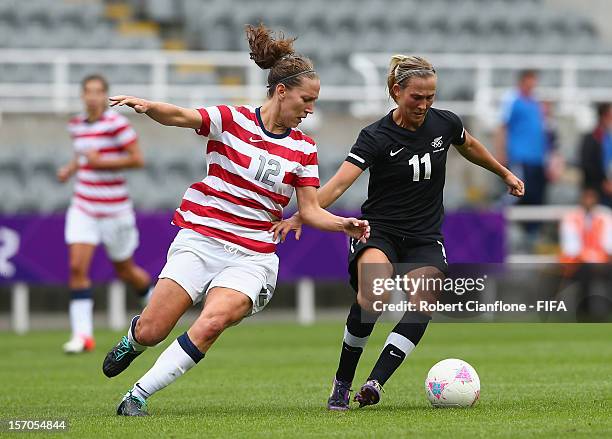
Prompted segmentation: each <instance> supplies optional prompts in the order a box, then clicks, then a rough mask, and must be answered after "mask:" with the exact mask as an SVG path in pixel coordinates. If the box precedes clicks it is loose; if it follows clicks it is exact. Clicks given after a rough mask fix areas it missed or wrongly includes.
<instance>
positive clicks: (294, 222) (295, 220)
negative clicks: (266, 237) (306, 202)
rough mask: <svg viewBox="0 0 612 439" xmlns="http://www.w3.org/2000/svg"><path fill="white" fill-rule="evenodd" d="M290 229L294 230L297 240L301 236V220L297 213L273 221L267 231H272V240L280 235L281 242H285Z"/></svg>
mask: <svg viewBox="0 0 612 439" xmlns="http://www.w3.org/2000/svg"><path fill="white" fill-rule="evenodd" d="M292 230H293V231H294V232H295V239H296V240H297V241H299V240H300V236H302V220H301V219H300V216H299V214H297V213H296V214H295V215H293V216H292V217H291V218H289V219H285V220H281V221H277V222H275V223H274V225H273V226H272V227H271V228H270V230H269V231H270V232H272V233H274V241H276V240H277V239H278V237H279V236H280V238H281V242H285V239H286V238H287V235H288V234H289V232H291V231H292Z"/></svg>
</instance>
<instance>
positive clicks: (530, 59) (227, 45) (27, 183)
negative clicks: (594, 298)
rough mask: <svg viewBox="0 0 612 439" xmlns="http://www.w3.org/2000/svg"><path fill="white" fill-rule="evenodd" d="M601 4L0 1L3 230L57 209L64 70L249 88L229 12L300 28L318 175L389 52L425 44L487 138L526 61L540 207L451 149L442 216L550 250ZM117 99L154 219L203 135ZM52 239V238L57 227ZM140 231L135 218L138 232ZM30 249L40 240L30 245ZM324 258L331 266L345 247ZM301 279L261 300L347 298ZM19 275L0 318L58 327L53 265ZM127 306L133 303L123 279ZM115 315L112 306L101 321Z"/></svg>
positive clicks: (602, 81)
mask: <svg viewBox="0 0 612 439" xmlns="http://www.w3.org/2000/svg"><path fill="white" fill-rule="evenodd" d="M610 16H612V3H610V2H607V1H603V0H600V1H598V0H583V1H581V2H574V1H571V0H565V1H563V0H492V1H486V0H466V1H459V0H431V1H428V2H420V1H417V0H368V1H366V0H339V1H337V2H334V4H333V6H332V7H330V3H329V2H328V1H325V0H315V1H308V2H293V1H289V0H267V1H259V0H257V1H247V0H232V1H229V0H106V1H103V0H63V1H61V0H28V1H21V0H0V200H1V203H0V229H2V228H3V227H5V228H8V227H9V226H8V224H9V220H10V221H18V220H19V218H23V216H27V217H28V218H31V217H32V216H40V217H41V218H47V217H51V218H59V219H60V220H63V216H62V215H63V212H64V211H65V209H66V207H67V205H68V203H69V200H70V195H71V192H72V185H71V184H67V185H61V184H59V183H58V182H57V180H56V177H55V174H56V170H57V168H58V167H59V166H60V165H61V164H63V163H65V162H67V161H68V160H69V158H70V157H71V155H72V147H71V142H70V139H69V137H68V134H67V133H66V130H65V125H66V122H67V120H68V118H69V115H71V114H73V113H75V112H78V111H80V110H81V103H80V100H79V93H80V89H79V81H80V80H81V79H82V78H83V77H84V76H85V75H87V74H89V73H101V74H103V75H105V76H106V77H107V78H108V79H109V81H110V83H111V94H131V95H136V96H142V97H147V98H150V99H155V100H163V101H167V102H172V103H176V104H178V105H184V106H192V107H195V106H202V105H214V104H219V103H233V104H241V103H247V102H248V103H258V102H262V101H263V100H264V98H265V87H264V84H265V73H264V72H263V71H261V70H259V69H258V68H257V67H256V66H255V64H254V63H253V62H252V61H250V59H249V56H248V51H247V49H248V47H247V44H246V41H245V38H244V32H243V26H244V24H246V23H257V22H259V21H263V22H264V23H265V24H266V25H268V26H270V27H272V28H273V29H281V30H284V31H285V32H286V34H287V35H290V36H298V40H297V42H296V48H297V50H298V51H300V52H302V53H304V54H306V55H308V56H310V57H311V58H312V59H313V60H314V62H315V65H316V68H317V71H318V72H319V74H320V77H321V81H322V89H321V96H320V102H319V103H318V106H317V112H316V114H315V115H314V117H312V118H309V119H308V120H307V121H305V123H304V124H303V127H301V128H302V129H303V130H304V131H306V132H307V133H308V134H310V135H312V136H313V137H314V138H315V139H316V140H317V143H318V145H319V157H320V159H319V161H320V174H321V178H322V181H326V180H327V179H329V178H330V177H331V175H332V174H333V172H334V171H335V170H336V169H337V167H338V166H339V164H340V163H341V162H342V161H343V159H344V157H345V156H346V153H347V151H348V149H349V148H350V146H351V145H352V143H353V142H354V139H355V138H356V136H357V134H358V133H359V130H360V129H361V128H362V127H364V126H365V125H367V124H369V123H370V122H371V121H374V120H376V119H377V118H379V117H380V116H381V115H382V114H383V113H384V112H385V111H386V110H387V109H388V108H391V102H390V101H389V99H388V98H387V97H386V94H385V87H384V84H385V71H386V67H387V63H388V60H389V56H390V55H391V54H393V53H406V54H420V55H424V56H426V57H428V58H429V59H430V60H431V61H432V62H433V64H434V65H435V66H436V68H437V71H438V73H439V94H438V97H437V103H436V104H435V105H436V106H437V107H440V108H448V109H451V110H453V111H455V112H456V113H458V114H459V115H461V116H462V118H463V120H464V123H465V124H466V127H467V128H468V130H470V131H471V132H472V133H474V134H475V135H476V136H477V137H479V138H480V139H482V140H484V141H485V143H486V144H487V145H488V146H492V135H493V132H494V130H495V128H496V126H497V124H498V120H499V102H500V99H501V97H502V96H503V94H504V93H505V92H507V91H508V90H509V89H510V88H511V87H513V86H514V85H515V82H516V74H517V72H518V71H519V70H522V69H526V68H534V69H537V70H538V71H539V72H540V82H539V87H538V89H537V93H538V96H539V97H540V98H541V99H543V100H546V101H550V102H552V104H553V106H554V113H553V114H554V118H555V122H556V127H557V128H558V134H559V148H560V152H561V154H562V155H563V157H564V158H565V161H566V163H567V166H566V168H565V171H564V174H563V175H562V177H561V178H560V180H558V181H557V182H556V183H554V184H552V185H550V186H549V191H548V198H547V199H548V203H549V204H550V206H546V207H545V208H536V210H534V209H529V208H522V209H521V208H517V207H510V208H508V207H504V206H502V205H501V202H500V197H501V195H502V193H503V190H504V189H503V187H502V186H501V185H500V184H498V182H497V181H496V179H495V178H493V177H492V176H491V175H487V174H486V173H485V172H484V171H482V170H480V169H477V168H476V167H475V166H473V165H469V164H467V163H466V161H465V160H464V159H463V158H461V157H460V156H459V155H458V154H456V153H455V152H454V151H451V154H449V162H448V172H447V179H448V183H447V185H446V192H445V205H446V208H447V212H449V214H450V215H451V216H452V214H453V212H466V211H467V212H472V213H474V215H480V214H494V215H499V216H500V217H501V218H502V219H503V223H502V229H501V232H502V235H499V234H498V235H495V234H494V235H492V237H488V238H487V237H484V238H482V239H481V240H480V242H481V243H482V242H485V243H486V242H489V243H490V245H491V246H492V247H495V248H496V249H497V248H500V249H501V251H503V258H504V259H505V260H514V261H520V262H533V261H550V260H554V259H555V257H556V256H555V255H556V253H557V251H558V243H557V237H556V221H557V220H558V219H559V216H560V213H561V212H563V211H564V209H565V207H563V206H568V205H572V204H575V203H576V201H577V197H578V190H579V185H580V181H579V174H578V172H577V170H576V166H575V165H576V163H577V146H578V144H579V139H580V136H581V135H582V133H583V132H585V131H587V130H588V129H590V128H591V127H592V125H593V123H594V120H595V117H594V112H593V109H592V104H593V103H594V102H600V101H612V28H611V27H610V26H609V23H608V21H607V18H608V17H610ZM126 115H127V116H128V117H129V118H130V120H131V122H132V123H133V125H134V127H135V129H136V131H137V132H138V134H139V136H140V143H141V147H142V149H143V152H144V154H145V159H146V167H145V168H144V169H143V170H138V171H135V172H131V173H129V176H128V179H129V182H130V190H131V196H132V198H133V200H134V202H135V205H136V208H137V209H138V210H139V212H141V213H142V214H143V215H147V214H150V213H151V212H156V213H157V214H162V215H164V214H167V218H168V221H169V219H170V212H171V211H172V210H173V209H174V208H175V207H176V206H177V205H178V203H179V201H180V198H181V196H182V194H183V192H184V190H185V188H186V187H187V186H188V185H189V184H191V183H192V182H193V181H196V180H199V179H201V178H202V176H203V173H204V172H205V163H204V161H203V153H202V146H203V144H202V139H201V138H198V137H197V136H195V135H194V134H193V133H191V132H189V131H187V130H180V129H174V128H166V127H161V126H159V125H156V124H154V123H152V122H151V121H150V120H148V119H147V118H145V117H143V116H138V115H134V114H131V113H126ZM366 191H367V176H364V177H362V178H361V179H360V181H359V182H358V184H356V185H355V186H354V187H352V188H351V189H350V190H349V191H348V193H346V194H345V195H344V196H343V197H342V198H341V199H340V200H339V202H338V203H337V204H336V205H335V206H334V208H336V209H341V210H343V211H357V210H358V209H359V206H360V204H361V202H362V201H363V200H364V197H365V193H366ZM533 218H536V219H541V220H547V221H549V223H548V227H544V228H542V229H541V235H542V236H541V239H538V241H537V243H536V244H537V245H535V246H533V245H525V237H524V236H523V233H522V229H521V228H520V227H518V226H517V222H519V221H523V220H527V219H533ZM59 230H61V229H59ZM470 232H472V233H474V234H477V233H479V232H478V231H477V230H471V231H470ZM7 236H8V235H7V232H4V233H1V234H0V253H1V254H2V258H5V259H4V260H5V262H7V263H9V264H10V257H9V255H8V249H7V248H8V247H9V244H8V240H9V238H8V237H7ZM56 238H57V239H55V242H59V244H58V245H62V242H63V241H62V239H63V237H62V236H59V237H56ZM20 239H21V241H22V242H23V241H24V240H25V239H27V237H25V236H22V237H20ZM147 239H148V237H147V234H146V233H144V232H141V242H142V243H146V242H147ZM487 240H489V241H487ZM322 242H324V241H319V242H318V245H321V243H322ZM166 248H167V247H163V248H156V249H149V250H147V251H149V252H156V257H161V258H162V260H161V262H160V264H161V263H163V256H164V255H165V251H166ZM292 248H295V249H296V251H300V250H299V249H300V247H292ZM302 250H303V251H304V252H306V253H307V254H308V257H306V256H304V257H303V259H302V261H301V266H302V268H304V271H305V272H308V261H309V260H310V258H316V254H317V251H319V252H324V250H325V249H324V248H323V247H319V248H318V249H316V248H315V249H312V248H308V249H305V248H302ZM15 251H17V250H15ZM45 251H46V249H45V244H44V243H41V248H40V252H41V253H42V254H44V253H45ZM496 251H497V250H496ZM483 252H484V253H486V252H487V249H486V248H484V249H480V253H483ZM137 259H138V254H137ZM337 259H338V262H337V264H340V266H342V265H343V264H345V259H344V256H343V255H340V256H338V258H337ZM451 262H452V258H451ZM494 262H500V261H494ZM62 263H63V262H62ZM50 265H53V264H50ZM282 265H283V259H282V258H281V266H282ZM17 269H19V267H17ZM159 269H161V265H159V267H158V270H159ZM17 273H18V270H17ZM152 274H157V273H152ZM102 277H104V276H102ZM307 277H308V279H307V280H306V281H299V280H298V279H299V278H300V276H299V273H298V272H297V271H294V272H292V275H291V276H287V277H286V278H285V280H284V281H282V282H280V283H279V288H278V290H277V294H276V295H275V298H274V301H273V302H272V304H271V305H270V307H269V308H270V310H269V311H268V312H267V313H264V314H268V315H269V316H273V315H274V311H278V312H279V313H281V312H284V311H286V312H288V313H289V315H291V316H292V315H293V313H294V312H295V308H296V305H298V304H300V303H301V306H300V307H299V308H300V312H301V313H302V314H301V315H300V316H301V317H300V320H301V321H303V322H308V321H311V320H312V318H313V314H312V304H313V303H316V307H317V313H318V315H322V314H323V312H324V311H325V310H326V309H333V307H335V306H341V305H342V306H344V305H346V304H349V303H351V301H352V297H351V294H350V291H349V287H348V285H346V282H344V280H343V279H342V277H341V276H340V277H337V276H336V277H334V276H331V275H330V276H320V277H318V276H317V275H316V273H314V274H313V273H309V274H308V276H307ZM18 278H19V276H18V275H14V274H13V275H11V270H8V271H6V270H4V272H2V273H0V292H1V294H0V313H2V316H3V317H2V320H1V321H0V329H5V330H6V329H9V328H10V327H11V323H10V322H11V319H10V318H9V314H10V313H11V312H13V315H14V316H15V315H20V316H22V317H21V318H23V315H24V312H25V311H26V310H30V311H31V312H32V313H34V314H33V317H32V318H31V319H30V321H29V322H28V321H25V323H24V321H23V320H20V321H19V322H21V323H19V322H16V321H14V320H13V325H17V329H20V330H25V329H27V328H28V326H31V327H46V326H53V325H59V326H60V327H67V326H68V320H67V318H66V309H67V302H68V289H67V287H65V286H64V285H63V284H62V283H61V282H57V280H56V276H55V275H52V274H50V275H49V278H48V279H49V281H48V282H45V281H44V279H43V278H39V279H38V280H37V281H36V282H33V283H25V284H24V283H20V282H18V281H19V280H20V279H18ZM41 279H42V280H41ZM114 285H115V289H114V291H115V293H114V294H111V295H109V296H108V297H109V299H108V301H107V295H106V291H107V287H108V282H107V281H106V280H105V281H104V282H100V283H99V284H98V286H97V289H96V309H97V310H99V311H105V310H106V309H107V308H108V307H111V310H112V309H116V310H119V312H122V310H123V307H124V305H123V303H121V301H123V300H124V299H123V297H124V296H123V295H122V294H123V293H122V289H121V286H120V285H117V284H114ZM296 286H300V288H299V290H300V291H301V294H299V295H296V294H294V291H295V290H296ZM28 291H29V294H28ZM117 300H119V303H117V302H116V301H117ZM113 306H115V307H119V308H112V307H113ZM127 307H128V308H135V307H137V302H136V299H135V298H132V296H130V295H128V296H127ZM304 313H305V314H304ZM26 314H28V313H26ZM111 315H113V313H112V312H111ZM285 315H286V314H285ZM53 316H55V317H57V319H55V320H54V319H53ZM115 316H116V314H115ZM39 317H40V318H39ZM42 317H44V318H42ZM105 322H106V321H105V320H98V323H100V324H102V325H103V324H104V323H105ZM123 324H124V320H122V319H119V320H112V319H111V326H114V327H116V328H119V327H121V326H122V325H123ZM24 325H25V326H24Z"/></svg>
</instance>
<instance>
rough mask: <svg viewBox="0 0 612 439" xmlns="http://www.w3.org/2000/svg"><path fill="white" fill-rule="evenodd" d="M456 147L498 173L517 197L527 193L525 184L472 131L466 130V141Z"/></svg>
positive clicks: (462, 153)
mask: <svg viewBox="0 0 612 439" xmlns="http://www.w3.org/2000/svg"><path fill="white" fill-rule="evenodd" d="M455 148H457V151H459V153H461V155H462V156H463V157H465V158H466V159H468V160H469V161H470V162H472V163H474V164H476V165H478V166H481V167H483V168H485V169H487V170H489V171H491V172H493V173H494V174H497V175H498V176H499V178H501V179H502V180H503V181H504V183H505V184H506V186H508V192H509V193H510V194H512V195H514V196H515V197H522V196H523V195H525V184H524V183H523V182H522V181H521V180H520V179H519V178H517V177H516V175H514V174H513V173H512V172H510V170H509V169H508V168H506V167H505V166H503V165H502V164H501V163H499V162H498V161H497V160H495V157H493V155H492V154H491V153H490V152H489V151H488V150H487V148H485V146H484V145H483V144H482V143H480V141H479V140H478V139H476V138H475V137H473V136H472V135H470V133H468V132H467V131H466V132H465V143H464V144H463V145H455Z"/></svg>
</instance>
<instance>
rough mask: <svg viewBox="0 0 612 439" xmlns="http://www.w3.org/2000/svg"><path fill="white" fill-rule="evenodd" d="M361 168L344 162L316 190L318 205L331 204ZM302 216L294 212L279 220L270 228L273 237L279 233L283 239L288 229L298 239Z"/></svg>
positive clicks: (325, 205) (358, 173)
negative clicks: (290, 215)
mask: <svg viewBox="0 0 612 439" xmlns="http://www.w3.org/2000/svg"><path fill="white" fill-rule="evenodd" d="M362 172H363V170H362V169H361V168H359V167H357V166H355V165H354V164H352V163H349V162H344V163H342V165H340V168H339V169H338V171H337V172H336V174H335V175H334V176H333V177H332V178H331V179H330V180H329V181H328V182H327V183H325V184H324V185H323V187H322V188H320V189H319V190H318V191H317V199H318V201H319V206H321V207H322V208H323V209H325V208H326V207H328V206H331V205H332V204H333V203H334V202H335V201H336V200H337V199H338V198H340V196H342V194H343V193H344V192H346V190H347V189H348V188H349V187H350V186H351V185H352V184H353V183H354V182H355V180H357V178H358V177H359V176H360V175H361V173H362ZM302 222H303V221H302V218H301V216H300V212H296V213H295V215H293V216H292V217H291V218H289V219H287V220H283V221H280V222H278V223H276V224H274V225H273V226H272V228H271V229H270V231H271V232H273V233H274V239H275V240H276V238H278V236H279V235H280V237H281V241H284V240H285V238H286V237H287V234H289V232H290V231H292V230H293V231H294V232H295V239H297V240H299V239H300V236H301V234H302Z"/></svg>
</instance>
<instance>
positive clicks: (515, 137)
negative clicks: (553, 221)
mask: <svg viewBox="0 0 612 439" xmlns="http://www.w3.org/2000/svg"><path fill="white" fill-rule="evenodd" d="M537 80H538V75H537V72H536V71H534V70H525V71H522V72H521V73H520V74H519V80H518V87H517V89H516V90H513V91H512V92H510V93H509V94H508V95H507V96H506V97H505V99H504V102H503V106H502V111H501V118H502V123H501V125H500V127H499V130H498V132H497V135H496V139H495V144H496V149H497V153H498V159H499V161H500V162H501V163H502V164H504V165H506V166H507V167H508V168H509V169H510V170H511V171H512V173H514V174H515V175H516V176H517V177H518V178H520V179H521V180H523V182H524V183H525V196H524V197H523V198H520V199H518V200H517V202H518V204H523V205H540V204H544V196H545V191H546V164H547V156H548V148H549V136H548V135H547V128H546V120H545V115H544V111H543V109H542V105H541V104H540V102H538V101H537V100H536V99H535V97H534V94H533V92H534V89H535V87H536V85H537ZM525 229H526V231H527V233H528V235H530V236H529V242H530V243H533V241H534V240H535V235H536V234H537V232H538V229H539V224H537V223H526V224H525Z"/></svg>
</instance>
